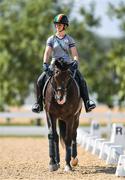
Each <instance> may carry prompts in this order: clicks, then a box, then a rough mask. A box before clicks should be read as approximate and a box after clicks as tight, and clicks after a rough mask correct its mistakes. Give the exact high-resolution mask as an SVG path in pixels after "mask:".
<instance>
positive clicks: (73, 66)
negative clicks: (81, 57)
mask: <svg viewBox="0 0 125 180" xmlns="http://www.w3.org/2000/svg"><path fill="white" fill-rule="evenodd" d="M72 68H73V69H74V70H77V69H78V61H76V60H74V61H73V63H72Z"/></svg>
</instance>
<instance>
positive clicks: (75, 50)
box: [70, 46, 79, 61]
mask: <svg viewBox="0 0 125 180" xmlns="http://www.w3.org/2000/svg"><path fill="white" fill-rule="evenodd" d="M70 50H71V55H72V58H73V60H76V61H78V60H79V56H78V52H77V49H76V47H75V46H74V47H71V48H70Z"/></svg>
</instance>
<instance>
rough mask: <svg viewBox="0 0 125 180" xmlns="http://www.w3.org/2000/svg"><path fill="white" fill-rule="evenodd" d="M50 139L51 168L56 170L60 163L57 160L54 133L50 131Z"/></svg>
mask: <svg viewBox="0 0 125 180" xmlns="http://www.w3.org/2000/svg"><path fill="white" fill-rule="evenodd" d="M48 139H49V156H50V163H49V170H50V171H56V170H57V169H58V168H59V165H58V164H57V163H56V161H55V142H54V141H55V140H54V133H52V132H50V133H49V134H48Z"/></svg>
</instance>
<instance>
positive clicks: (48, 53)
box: [43, 46, 52, 64]
mask: <svg viewBox="0 0 125 180" xmlns="http://www.w3.org/2000/svg"><path fill="white" fill-rule="evenodd" d="M51 54H52V47H50V46H46V49H45V52H44V56H43V63H47V64H48V63H49V58H50V56H51Z"/></svg>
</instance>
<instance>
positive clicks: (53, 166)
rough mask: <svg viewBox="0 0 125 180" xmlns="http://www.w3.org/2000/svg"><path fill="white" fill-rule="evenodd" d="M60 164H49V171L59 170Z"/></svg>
mask: <svg viewBox="0 0 125 180" xmlns="http://www.w3.org/2000/svg"><path fill="white" fill-rule="evenodd" d="M59 167H60V165H59V164H52V165H49V171H50V172H52V171H57V170H58V169H59Z"/></svg>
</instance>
